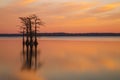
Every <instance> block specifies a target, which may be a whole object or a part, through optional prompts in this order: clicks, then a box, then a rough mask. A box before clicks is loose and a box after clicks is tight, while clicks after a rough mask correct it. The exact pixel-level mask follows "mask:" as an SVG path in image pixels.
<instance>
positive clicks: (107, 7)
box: [92, 2, 120, 13]
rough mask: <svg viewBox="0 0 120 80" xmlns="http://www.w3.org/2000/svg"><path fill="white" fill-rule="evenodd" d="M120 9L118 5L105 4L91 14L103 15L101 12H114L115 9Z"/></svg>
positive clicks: (119, 4)
mask: <svg viewBox="0 0 120 80" xmlns="http://www.w3.org/2000/svg"><path fill="white" fill-rule="evenodd" d="M118 7H120V3H119V2H118V3H111V4H106V5H104V6H101V7H97V8H95V9H94V10H92V12H93V13H103V12H108V11H112V10H115V9H116V8H118Z"/></svg>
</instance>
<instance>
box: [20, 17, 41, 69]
mask: <svg viewBox="0 0 120 80" xmlns="http://www.w3.org/2000/svg"><path fill="white" fill-rule="evenodd" d="M19 19H20V20H21V23H22V26H24V29H25V31H23V32H24V33H23V34H24V35H25V36H26V41H25V39H24V35H23V39H24V41H25V42H24V43H25V45H26V49H27V50H26V66H27V67H29V68H31V66H32V57H33V53H34V55H35V66H36V65H37V45H38V42H37V31H38V26H39V25H43V22H42V21H41V20H40V19H39V18H38V17H37V16H36V15H31V16H28V17H19ZM33 46H35V52H33Z"/></svg>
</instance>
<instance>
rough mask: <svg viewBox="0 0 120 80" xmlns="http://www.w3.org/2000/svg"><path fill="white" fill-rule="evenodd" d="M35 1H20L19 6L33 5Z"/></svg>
mask: <svg viewBox="0 0 120 80" xmlns="http://www.w3.org/2000/svg"><path fill="white" fill-rule="evenodd" d="M36 1H37V0H22V1H21V4H22V5H28V4H31V3H34V2H36Z"/></svg>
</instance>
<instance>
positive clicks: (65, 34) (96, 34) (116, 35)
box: [0, 33, 120, 37]
mask: <svg viewBox="0 0 120 80" xmlns="http://www.w3.org/2000/svg"><path fill="white" fill-rule="evenodd" d="M22 36H23V35H22V34H0V37H22ZM37 36H38V37H39V36H41V37H44V36H45V37H47V36H48V37H60V36H61V37H62V36H63V37H64V36H65V37H67V36H71V37H74V36H75V37H79V36H83V37H84V36H86V37H87V36H91V37H97V36H98V37H104V36H106V37H107V36H112V37H119V36H120V33H38V34H37Z"/></svg>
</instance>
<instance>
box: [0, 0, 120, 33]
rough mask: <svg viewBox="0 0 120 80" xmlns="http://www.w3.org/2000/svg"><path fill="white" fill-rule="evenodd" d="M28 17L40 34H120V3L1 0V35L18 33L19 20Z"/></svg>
mask: <svg viewBox="0 0 120 80" xmlns="http://www.w3.org/2000/svg"><path fill="white" fill-rule="evenodd" d="M31 14H36V15H38V16H39V17H40V18H41V19H42V20H43V21H44V22H45V23H46V24H45V27H41V30H40V31H41V32H74V33H75V32H77V33H78V32H120V0H84V1H81V0H0V18H1V20H0V33H18V31H19V28H18V27H16V26H17V25H20V20H19V19H18V17H20V16H28V15H31Z"/></svg>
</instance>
